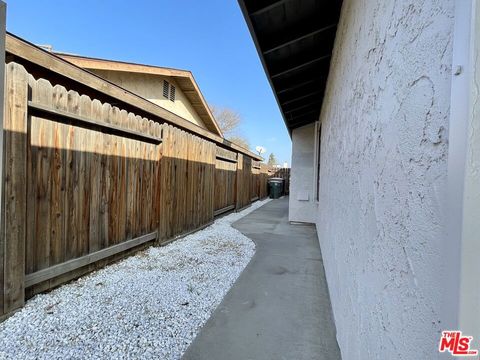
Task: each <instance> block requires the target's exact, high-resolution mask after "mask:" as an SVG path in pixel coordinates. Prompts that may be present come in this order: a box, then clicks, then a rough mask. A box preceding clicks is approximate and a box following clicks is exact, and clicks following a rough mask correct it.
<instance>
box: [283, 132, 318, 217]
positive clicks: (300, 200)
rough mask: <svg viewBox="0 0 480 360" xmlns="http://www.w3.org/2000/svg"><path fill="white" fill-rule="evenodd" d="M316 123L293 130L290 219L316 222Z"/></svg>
mask: <svg viewBox="0 0 480 360" xmlns="http://www.w3.org/2000/svg"><path fill="white" fill-rule="evenodd" d="M314 149H315V125H314V124H311V125H306V126H303V127H301V128H298V129H294V130H293V131H292V168H291V170H290V171H291V172H290V196H289V200H288V201H289V211H288V219H289V221H299V222H307V223H313V222H315V213H316V211H317V206H316V201H315V194H314V179H313V178H314V156H315V155H314Z"/></svg>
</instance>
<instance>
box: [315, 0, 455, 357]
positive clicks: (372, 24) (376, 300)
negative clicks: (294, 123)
mask: <svg viewBox="0 0 480 360" xmlns="http://www.w3.org/2000/svg"><path fill="white" fill-rule="evenodd" d="M453 11H454V1H453V0H438V1H435V0H426V1H420V0H404V1H394V0H387V1H384V0H345V1H344V6H343V9H342V16H341V21H340V24H339V28H338V33H337V40H336V45H335V51H334V56H333V59H332V68H331V72H330V75H329V81H328V85H327V91H326V97H325V100H324V104H323V109H322V115H321V121H322V136H321V169H320V173H321V178H320V206H319V213H318V215H317V221H316V223H317V230H318V235H319V240H320V244H321V248H322V253H323V259H324V265H325V269H326V274H327V280H328V284H329V291H330V295H331V300H332V307H333V311H334V316H335V322H336V328H337V338H338V342H339V345H340V348H341V351H342V356H343V358H344V359H382V360H383V359H435V358H437V356H438V352H437V344H438V340H439V331H440V330H441V329H442V324H441V320H442V314H441V313H440V300H441V298H442V291H443V290H442V279H441V263H442V261H444V260H443V259H442V258H441V251H440V247H441V242H442V236H443V233H444V230H445V224H444V223H445V222H444V215H446V214H444V213H443V211H444V209H445V208H444V204H445V201H446V199H445V191H446V175H447V163H446V159H447V135H448V114H449V103H450V76H451V75H450V74H451V57H452V31H453V24H454V19H453Z"/></svg>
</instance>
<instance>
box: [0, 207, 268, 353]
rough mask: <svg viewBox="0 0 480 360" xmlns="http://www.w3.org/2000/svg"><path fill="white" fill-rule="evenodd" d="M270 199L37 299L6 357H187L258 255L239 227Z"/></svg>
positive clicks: (16, 320) (4, 330) (6, 334)
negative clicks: (198, 333) (222, 301)
mask: <svg viewBox="0 0 480 360" xmlns="http://www.w3.org/2000/svg"><path fill="white" fill-rule="evenodd" d="M268 201H269V200H265V201H260V202H256V203H255V204H253V205H252V206H251V207H249V208H248V209H246V210H244V211H242V212H239V213H233V214H230V215H228V216H225V217H223V218H220V219H218V220H216V221H215V223H214V224H213V225H211V226H209V227H207V228H206V229H204V230H202V231H199V232H197V233H194V234H192V235H189V236H187V237H185V238H183V239H181V240H178V241H176V242H173V243H172V244H169V245H167V246H165V247H151V248H149V249H147V250H145V251H142V252H140V253H137V254H136V255H135V256H132V257H129V258H127V259H125V260H123V261H121V262H118V263H115V264H113V265H111V266H108V267H106V268H104V269H101V270H99V271H97V272H94V273H92V274H90V275H87V276H85V277H82V278H80V279H78V280H77V281H75V282H72V283H70V284H67V285H64V286H62V287H60V288H58V289H56V290H54V291H52V292H50V293H47V294H40V295H37V296H35V297H34V298H32V299H31V300H29V301H28V302H27V303H26V305H25V307H24V308H23V309H22V310H20V311H19V312H17V313H16V314H14V315H13V316H12V317H10V318H9V319H7V320H6V321H5V322H3V323H1V324H0V359H101V358H108V359H111V358H117V359H120V358H121V359H179V358H180V357H181V356H182V354H183V353H184V352H185V350H186V349H187V347H188V345H189V344H190V343H191V342H192V340H193V339H194V338H195V335H196V334H197V332H198V331H199V330H200V328H201V327H202V325H203V324H204V323H205V322H206V321H207V319H208V318H209V317H210V315H211V313H212V312H213V310H215V308H216V307H217V306H218V305H219V303H220V302H221V300H222V299H223V297H224V296H225V294H226V293H227V291H228V290H229V288H230V287H231V286H232V284H233V283H234V282H235V280H236V279H237V277H238V276H239V275H240V273H241V271H242V270H243V269H244V268H245V266H246V265H247V264H248V262H249V261H250V259H251V257H252V256H253V254H254V252H255V246H254V244H253V242H252V241H251V240H250V239H248V238H247V237H245V236H244V235H242V234H241V233H240V232H239V231H237V230H235V229H234V228H232V227H231V224H232V223H233V222H234V221H236V220H238V219H239V218H241V217H242V216H245V215H246V214H247V213H249V212H251V211H253V210H255V209H256V208H258V207H260V206H262V205H263V204H265V203H266V202H268Z"/></svg>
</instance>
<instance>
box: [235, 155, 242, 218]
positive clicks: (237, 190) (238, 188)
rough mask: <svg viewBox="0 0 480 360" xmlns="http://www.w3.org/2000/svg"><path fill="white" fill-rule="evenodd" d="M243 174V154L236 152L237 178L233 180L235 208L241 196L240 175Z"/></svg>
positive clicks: (238, 205)
mask: <svg viewBox="0 0 480 360" xmlns="http://www.w3.org/2000/svg"><path fill="white" fill-rule="evenodd" d="M242 175H243V154H240V153H238V155H237V179H236V181H235V210H238V209H240V207H241V204H240V201H241V200H240V198H241V195H240V193H241V189H242V179H243V177H242Z"/></svg>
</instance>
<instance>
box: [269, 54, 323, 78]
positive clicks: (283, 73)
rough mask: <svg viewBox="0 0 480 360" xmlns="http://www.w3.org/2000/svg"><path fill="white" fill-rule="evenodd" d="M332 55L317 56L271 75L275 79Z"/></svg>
mask: <svg viewBox="0 0 480 360" xmlns="http://www.w3.org/2000/svg"><path fill="white" fill-rule="evenodd" d="M330 56H331V54H327V55H322V56H319V57H318V58H315V59H313V60H310V61H307V62H304V63H303V64H300V65H297V66H294V67H292V68H289V69H286V70H283V71H281V72H278V73H276V74H273V75H271V76H270V77H271V78H272V79H275V78H278V77H280V76H283V75H286V74H288V73H291V72H293V71H297V70H301V69H303V68H306V67H308V66H310V65H313V64H315V63H317V62H320V61H322V60H325V59H329V58H330Z"/></svg>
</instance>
